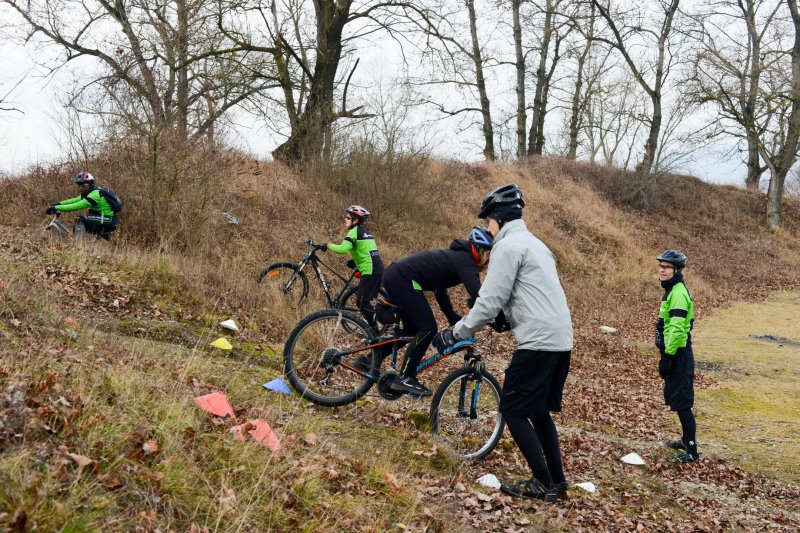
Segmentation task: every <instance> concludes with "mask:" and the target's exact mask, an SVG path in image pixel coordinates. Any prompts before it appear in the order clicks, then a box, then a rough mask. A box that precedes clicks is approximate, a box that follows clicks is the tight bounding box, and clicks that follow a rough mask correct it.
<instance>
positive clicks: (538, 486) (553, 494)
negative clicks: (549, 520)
mask: <svg viewBox="0 0 800 533" xmlns="http://www.w3.org/2000/svg"><path fill="white" fill-rule="evenodd" d="M500 490H501V491H503V492H505V493H506V494H510V495H511V496H517V497H519V498H529V499H532V500H542V501H545V502H549V503H555V502H556V500H558V489H557V488H556V486H555V485H552V486H551V487H550V488H549V489H548V488H545V486H544V485H543V484H542V482H541V481H539V480H538V479H520V480H519V481H515V482H514V483H503V484H502V485H500Z"/></svg>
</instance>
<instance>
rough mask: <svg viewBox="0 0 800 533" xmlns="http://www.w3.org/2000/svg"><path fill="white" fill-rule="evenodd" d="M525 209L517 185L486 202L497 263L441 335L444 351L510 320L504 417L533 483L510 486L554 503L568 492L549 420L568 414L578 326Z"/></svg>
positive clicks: (439, 345)
mask: <svg viewBox="0 0 800 533" xmlns="http://www.w3.org/2000/svg"><path fill="white" fill-rule="evenodd" d="M524 206H525V202H524V201H523V199H522V192H521V191H520V189H519V187H518V186H517V185H516V184H508V185H503V186H502V187H498V188H496V189H494V190H492V191H490V192H489V193H488V194H487V195H486V197H485V198H484V199H483V203H482V205H481V209H480V212H479V213H478V218H485V219H487V221H488V229H489V231H490V232H492V234H493V235H494V246H493V247H492V257H491V259H490V261H489V268H488V271H487V273H486V279H485V280H484V283H483V285H482V287H481V290H480V293H479V295H478V299H477V301H476V302H475V305H474V306H473V307H472V309H471V310H470V312H469V314H468V315H467V316H465V317H464V318H463V319H462V320H460V321H459V322H458V323H457V324H456V325H455V326H454V327H453V329H452V330H444V331H441V332H439V333H437V335H436V337H435V339H434V342H435V343H436V346H437V348H439V350H440V351H441V350H442V349H446V347H448V346H452V345H453V344H455V343H456V342H458V341H459V340H462V339H466V338H469V337H471V336H472V335H473V334H474V332H475V331H477V330H478V329H480V328H481V327H483V326H484V325H486V324H488V323H489V322H490V321H492V320H494V319H495V317H497V316H498V314H499V313H500V311H502V312H503V314H504V316H505V319H506V320H507V321H508V323H509V324H510V327H511V331H512V332H513V333H514V337H515V338H516V341H517V350H516V351H515V352H514V355H513V357H512V358H511V363H510V364H509V366H508V368H507V369H506V371H505V380H504V382H503V389H502V391H501V398H500V412H501V413H502V414H503V418H504V419H505V421H506V424H508V429H509V431H510V432H511V436H512V437H513V438H514V442H515V443H516V444H517V446H518V447H519V449H520V451H521V452H522V455H523V456H524V457H525V460H526V461H527V462H528V466H529V467H530V469H531V471H532V473H533V477H531V478H530V479H522V480H519V481H516V482H513V483H503V484H502V485H501V487H500V488H501V490H502V491H503V492H505V493H507V494H511V495H513V496H519V497H523V498H534V499H539V500H544V501H548V502H555V501H556V499H557V498H558V496H559V494H563V493H564V492H566V490H567V488H568V486H569V483H568V482H567V481H566V479H565V477H564V467H563V464H562V460H561V450H560V447H559V441H558V431H557V430H556V426H555V423H554V422H553V419H552V418H551V416H550V413H553V412H559V411H561V397H562V394H563V390H564V382H565V381H566V378H567V373H568V372H569V364H570V354H571V352H572V318H571V315H570V312H569V308H568V306H567V298H566V295H565V294H564V290H563V288H562V287H561V282H560V280H559V278H558V272H557V270H556V258H555V256H554V255H553V253H552V252H551V251H550V249H549V248H547V246H546V245H545V244H544V243H543V242H542V241H540V240H539V239H537V238H536V237H535V236H534V235H533V234H532V233H531V232H530V231H528V228H527V226H526V225H525V222H524V221H523V220H522V208H523V207H524Z"/></svg>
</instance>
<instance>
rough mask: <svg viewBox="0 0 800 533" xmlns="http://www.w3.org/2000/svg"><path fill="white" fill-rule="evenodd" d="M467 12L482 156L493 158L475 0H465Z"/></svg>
mask: <svg viewBox="0 0 800 533" xmlns="http://www.w3.org/2000/svg"><path fill="white" fill-rule="evenodd" d="M467 12H468V14H469V32H470V35H471V37H472V61H473V63H474V64H475V84H476V85H477V86H478V94H479V95H480V99H481V115H482V118H483V139H484V145H483V156H484V157H485V158H486V160H487V161H494V160H495V153H494V126H493V125H492V112H491V109H490V106H489V96H488V93H487V92H486V78H485V77H484V74H483V57H482V54H481V46H480V42H479V41H478V18H477V15H476V14H475V0H467Z"/></svg>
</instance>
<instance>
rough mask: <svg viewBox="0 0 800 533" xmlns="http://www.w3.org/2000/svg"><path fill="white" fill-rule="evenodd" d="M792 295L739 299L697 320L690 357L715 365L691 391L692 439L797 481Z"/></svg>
mask: <svg viewBox="0 0 800 533" xmlns="http://www.w3.org/2000/svg"><path fill="white" fill-rule="evenodd" d="M798 314H800V293H797V292H784V293H777V294H775V295H773V296H772V297H771V298H770V299H769V300H768V301H765V302H761V303H756V304H739V305H734V306H732V307H729V308H727V309H724V310H721V311H719V312H717V313H715V314H714V315H713V316H711V317H708V318H701V319H700V321H699V322H698V328H697V330H696V333H695V335H694V346H695V356H696V357H697V360H698V362H705V363H713V364H716V365H720V366H721V369H720V370H719V371H711V372H708V374H707V375H710V376H711V377H712V378H713V379H714V381H715V383H714V384H713V385H712V386H710V387H708V388H703V389H700V390H698V391H697V399H696V403H695V405H696V406H697V413H698V439H699V440H700V443H701V446H702V445H703V444H705V443H708V444H709V445H711V446H712V447H713V448H716V449H717V450H719V454H720V455H723V456H728V457H730V458H731V459H734V460H735V461H736V462H739V463H740V464H742V465H743V466H745V467H747V468H750V469H753V470H756V471H760V472H764V473H768V474H770V475H774V476H776V477H777V478H779V479H781V480H783V481H786V482H790V483H795V484H796V483H798V482H800V466H798V462H797V457H800V347H799V346H798V345H796V344H794V343H793V342H786V343H779V342H771V341H769V340H765V339H763V338H762V339H759V338H756V337H758V336H760V337H766V336H771V337H781V338H785V339H788V340H790V341H800V322H798V321H797V316H798Z"/></svg>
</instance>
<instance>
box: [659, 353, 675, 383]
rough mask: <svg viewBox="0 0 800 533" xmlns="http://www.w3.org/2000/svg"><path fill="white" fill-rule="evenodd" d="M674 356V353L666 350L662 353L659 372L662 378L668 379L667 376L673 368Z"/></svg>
mask: <svg viewBox="0 0 800 533" xmlns="http://www.w3.org/2000/svg"><path fill="white" fill-rule="evenodd" d="M674 358H675V356H674V355H667V354H666V353H664V352H662V353H661V360H660V361H659V362H658V374H659V375H660V376H661V377H662V378H664V379H667V376H669V373H670V371H671V370H672V360H673V359H674Z"/></svg>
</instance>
